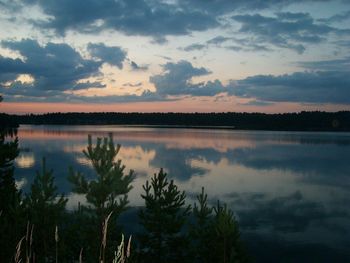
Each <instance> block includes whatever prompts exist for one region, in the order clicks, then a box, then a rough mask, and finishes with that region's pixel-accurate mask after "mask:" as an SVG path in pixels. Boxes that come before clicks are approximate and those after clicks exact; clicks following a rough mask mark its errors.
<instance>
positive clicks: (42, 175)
mask: <svg viewBox="0 0 350 263" xmlns="http://www.w3.org/2000/svg"><path fill="white" fill-rule="evenodd" d="M23 203H24V207H25V212H26V215H27V216H26V218H27V219H28V222H29V223H30V224H32V225H33V226H34V231H33V252H34V253H35V258H36V262H47V261H48V260H50V261H53V259H54V258H55V253H56V251H55V250H56V249H55V248H56V240H55V236H56V237H57V234H58V233H57V234H56V227H57V226H61V225H62V219H63V216H64V212H65V206H66V203H67V199H66V198H64V196H63V195H61V196H59V195H58V194H57V187H56V186H55V184H54V177H53V171H52V170H47V168H46V161H45V158H43V160H42V171H41V172H39V171H37V172H36V177H35V179H34V182H33V184H32V186H31V191H30V193H29V194H27V195H26V197H25V199H24V200H23Z"/></svg>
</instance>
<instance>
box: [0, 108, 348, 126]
mask: <svg viewBox="0 0 350 263" xmlns="http://www.w3.org/2000/svg"><path fill="white" fill-rule="evenodd" d="M1 118H5V115H3V116H2V117H1ZM6 118H10V119H11V120H12V121H15V122H17V123H19V124H64V125H65V124H68V125H70V124H77V125H78V124H79V125H84V124H115V125H156V126H157V125H159V126H164V125H165V126H170V127H178V126H180V127H226V128H233V129H242V130H288V131H350V112H349V111H339V112H320V111H313V112H300V113H283V114H265V113H233V112H227V113H113V112H104V113H48V114H40V115H33V114H30V115H22V116H20V115H7V116H6ZM0 122H1V120H0Z"/></svg>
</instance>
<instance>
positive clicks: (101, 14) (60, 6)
mask: <svg viewBox="0 0 350 263" xmlns="http://www.w3.org/2000/svg"><path fill="white" fill-rule="evenodd" d="M7 2H8V1H6V2H5V3H7ZM295 2H300V3H304V2H305V1H302V0H299V1H292V0H282V1H280V0H269V1H261V0H253V1H243V0H239V1H227V0H219V1H209V0H205V1H196V0H181V1H171V2H170V1H153V0H135V1H128V0H104V1H99V0H88V1H86V0H75V1H71V0H61V1H55V0H24V1H22V2H21V5H22V10H25V8H26V6H32V5H37V6H39V7H40V9H41V10H42V12H43V13H44V14H45V15H47V16H48V17H49V18H48V19H45V20H40V21H39V20H35V21H32V23H33V24H34V25H35V26H38V27H40V28H44V29H45V28H47V29H54V30H55V31H56V32H57V33H58V34H60V35H64V34H65V33H66V32H67V30H74V31H79V32H83V33H84V32H85V33H86V32H90V33H91V32H100V31H101V30H104V29H113V30H117V31H121V32H124V33H125V34H127V35H142V36H151V37H153V38H154V40H155V42H158V43H164V42H165V41H166V38H165V37H166V36H169V35H187V34H190V33H191V32H193V31H205V30H208V29H211V28H216V27H219V26H220V22H219V20H220V17H221V16H223V15H225V14H230V13H232V12H234V11H252V10H256V11H258V10H263V9H270V8H276V9H278V8H281V7H284V6H287V5H289V4H293V3H295ZM309 2H314V1H311V0H310V1H309ZM319 2H325V1H322V0H320V1H319ZM18 5H19V4H17V5H16V10H19V9H20V8H19V7H18Z"/></svg>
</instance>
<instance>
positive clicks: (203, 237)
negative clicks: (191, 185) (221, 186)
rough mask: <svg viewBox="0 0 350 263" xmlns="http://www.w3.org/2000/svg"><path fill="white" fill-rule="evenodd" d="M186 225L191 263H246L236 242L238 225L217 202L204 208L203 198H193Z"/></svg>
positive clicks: (242, 252) (240, 246)
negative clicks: (187, 224)
mask: <svg viewBox="0 0 350 263" xmlns="http://www.w3.org/2000/svg"><path fill="white" fill-rule="evenodd" d="M197 200H198V205H197V204H194V207H193V211H192V213H193V223H192V224H191V225H190V236H191V240H192V255H193V259H192V261H193V262H203V263H205V262H208V263H209V262H227V263H233V262H236V263H238V262H239V263H241V262H249V259H248V257H247V254H246V253H245V250H244V247H243V245H242V242H241V239H240V232H239V227H238V222H237V220H236V219H235V217H234V214H233V212H232V211H231V210H230V209H228V208H227V206H226V205H221V204H220V202H219V201H218V203H217V206H216V207H213V208H212V207H210V208H209V207H208V204H207V194H205V193H204V188H202V192H201V193H200V194H199V195H198V196H197Z"/></svg>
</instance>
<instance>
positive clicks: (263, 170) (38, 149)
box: [15, 125, 350, 262]
mask: <svg viewBox="0 0 350 263" xmlns="http://www.w3.org/2000/svg"><path fill="white" fill-rule="evenodd" d="M108 133H113V138H114V141H115V143H119V144H121V145H122V147H121V150H120V152H119V158H120V159H121V160H122V162H123V163H124V164H125V166H126V171H128V170H129V169H133V170H135V172H136V175H137V177H136V179H135V181H134V183H133V189H132V190H131V192H130V193H129V199H130V202H131V205H132V206H141V205H142V204H143V202H142V199H141V197H140V194H141V193H142V185H143V184H144V183H145V182H146V180H147V179H149V178H150V177H151V176H153V174H154V173H157V172H158V171H159V168H161V167H162V168H164V169H165V171H166V172H167V173H168V175H169V177H170V178H171V179H174V180H175V182H176V184H177V185H178V187H179V188H180V189H181V190H185V191H186V193H187V200H188V203H189V204H193V203H194V201H195V196H196V194H197V193H199V192H200V191H201V187H202V186H204V187H205V190H206V192H207V193H208V196H209V199H210V202H211V203H212V204H215V203H216V200H217V199H220V200H221V201H223V202H226V203H227V204H228V206H230V207H231V208H232V210H233V211H234V212H235V214H236V216H237V218H238V220H239V223H240V229H241V232H242V237H243V239H244V240H245V241H246V244H247V247H248V249H249V252H250V254H252V256H253V257H255V258H256V261H257V262H350V252H349V250H350V247H349V244H350V217H349V215H350V206H349V204H350V133H318V132H269V131H236V130H224V129H223V130H215V129H179V128H177V129H172V128H152V127H120V126H54V125H52V126H29V125H22V126H20V128H19V131H18V137H19V142H20V149H21V152H20V155H19V156H18V158H17V159H16V162H15V163H16V171H15V175H16V183H17V185H18V187H20V188H21V189H22V190H23V192H27V191H28V190H29V188H30V184H31V183H32V181H33V178H34V177H35V171H36V170H39V169H40V166H41V159H42V157H45V158H46V161H47V166H48V167H49V168H52V169H53V170H54V176H55V182H56V184H57V186H58V191H59V192H62V193H64V194H65V195H66V196H67V197H68V198H69V202H68V209H74V208H75V207H76V206H77V204H78V203H79V202H81V203H84V198H83V197H81V196H79V195H77V194H74V193H72V192H71V185H70V183H69V182H68V181H67V180H66V178H67V175H68V167H69V166H73V167H74V168H75V169H76V170H78V171H81V172H83V173H85V174H86V175H87V176H89V177H90V178H93V176H94V174H93V173H92V169H91V165H90V163H89V162H88V160H87V159H86V158H85V157H84V155H83V153H82V150H83V149H85V148H86V146H87V137H88V134H91V135H92V136H93V138H94V139H96V137H102V136H107V135H108Z"/></svg>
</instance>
